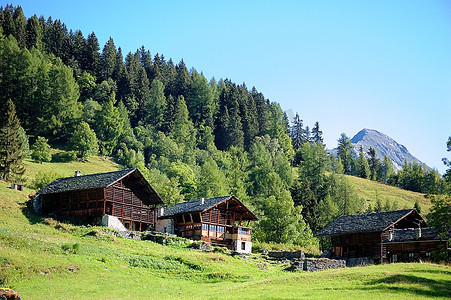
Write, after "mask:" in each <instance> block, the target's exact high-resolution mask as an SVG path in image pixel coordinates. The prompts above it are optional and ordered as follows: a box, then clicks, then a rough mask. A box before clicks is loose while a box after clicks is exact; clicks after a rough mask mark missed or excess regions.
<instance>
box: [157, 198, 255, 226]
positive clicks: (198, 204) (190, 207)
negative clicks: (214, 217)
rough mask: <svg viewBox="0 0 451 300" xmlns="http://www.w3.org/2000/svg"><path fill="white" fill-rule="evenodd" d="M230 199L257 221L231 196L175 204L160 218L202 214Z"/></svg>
mask: <svg viewBox="0 0 451 300" xmlns="http://www.w3.org/2000/svg"><path fill="white" fill-rule="evenodd" d="M232 198H233V199H235V200H237V201H238V202H239V203H240V205H241V206H242V207H244V209H245V210H247V212H248V213H249V214H250V217H251V218H252V219H255V220H257V217H256V216H255V215H254V214H253V213H252V212H251V211H250V210H249V209H248V208H247V207H246V206H245V205H244V204H243V203H242V202H241V201H240V200H239V199H238V198H236V197H235V196H233V195H229V196H219V197H213V198H204V201H203V203H202V198H201V199H197V200H192V201H188V202H181V203H177V204H175V205H173V206H171V207H169V208H166V209H165V210H164V215H163V216H162V218H166V217H172V216H175V215H179V214H185V213H192V212H202V211H205V210H207V209H210V208H212V207H214V206H216V205H218V204H220V203H222V202H224V201H226V200H229V199H232Z"/></svg>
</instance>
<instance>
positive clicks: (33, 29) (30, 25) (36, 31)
mask: <svg viewBox="0 0 451 300" xmlns="http://www.w3.org/2000/svg"><path fill="white" fill-rule="evenodd" d="M26 34H27V48H28V49H31V48H32V47H35V48H36V49H38V50H42V47H43V46H42V36H43V32H42V27H41V23H40V21H39V19H38V17H37V16H36V15H34V16H32V17H31V18H29V19H28V21H27V27H26Z"/></svg>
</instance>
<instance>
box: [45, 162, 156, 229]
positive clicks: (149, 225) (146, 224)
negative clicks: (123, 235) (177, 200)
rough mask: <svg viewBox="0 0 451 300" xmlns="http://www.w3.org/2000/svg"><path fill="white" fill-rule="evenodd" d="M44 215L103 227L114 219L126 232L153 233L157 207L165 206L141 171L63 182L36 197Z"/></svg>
mask: <svg viewBox="0 0 451 300" xmlns="http://www.w3.org/2000/svg"><path fill="white" fill-rule="evenodd" d="M37 196H38V197H37V199H38V200H39V201H38V202H39V203H40V205H39V206H40V210H41V212H42V213H43V214H44V215H48V214H52V215H55V216H57V217H60V218H72V219H80V220H84V221H88V222H90V223H100V220H101V219H102V217H104V216H105V215H106V216H113V217H116V218H117V219H119V221H120V222H122V224H123V226H124V227H125V229H128V230H136V231H144V230H149V229H153V228H154V226H155V222H156V207H157V205H159V204H164V203H163V201H162V200H161V198H160V196H159V195H158V194H157V192H155V190H154V189H153V188H152V186H151V185H150V184H149V182H148V181H147V180H146V179H145V178H144V176H143V175H142V174H141V172H140V171H139V170H138V169H124V170H120V171H115V172H107V173H98V174H91V175H84V176H81V175H80V174H79V172H76V174H75V176H74V177H67V178H60V179H57V180H55V181H53V182H52V183H50V184H49V185H48V186H46V187H45V188H43V189H42V190H40V191H39V192H38V194H37Z"/></svg>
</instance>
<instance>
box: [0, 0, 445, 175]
mask: <svg viewBox="0 0 451 300" xmlns="http://www.w3.org/2000/svg"><path fill="white" fill-rule="evenodd" d="M0 3H1V4H2V5H3V6H4V5H6V4H7V3H12V4H13V5H21V6H22V8H23V10H24V13H25V16H26V17H29V16H31V15H32V14H37V15H38V16H40V15H43V16H45V17H46V18H47V17H48V16H52V17H53V19H61V20H62V21H63V22H64V23H66V25H67V27H68V28H70V29H74V30H75V29H80V30H81V31H82V32H83V34H84V35H85V37H86V36H87V35H88V34H89V33H90V32H92V31H94V32H95V33H96V35H97V37H98V38H99V42H100V47H101V48H103V45H104V44H105V42H106V41H107V39H108V38H109V37H110V36H111V37H113V39H114V41H115V44H116V46H120V47H121V48H122V50H123V53H124V54H126V53H128V52H129V51H133V52H134V51H135V50H136V49H137V48H138V47H140V46H141V45H144V46H145V47H146V48H147V49H149V50H150V51H151V53H152V55H154V54H155V53H157V52H158V53H160V54H164V55H165V57H166V58H172V59H173V60H174V61H175V62H178V61H180V59H182V58H183V59H184V61H185V63H186V65H187V66H188V67H189V68H190V67H195V68H196V69H197V70H198V71H202V72H203V73H204V74H205V76H206V77H207V78H208V79H210V78H211V77H213V76H214V77H215V78H216V79H219V78H229V79H231V80H232V81H234V82H236V83H242V82H245V83H246V85H247V86H248V87H249V88H251V87H252V86H256V87H257V89H258V90H259V91H261V92H262V93H263V94H264V95H265V96H266V97H267V98H269V99H270V100H271V101H277V102H279V103H280V104H281V106H282V108H283V109H284V110H289V109H291V110H292V111H294V112H298V113H299V114H300V116H301V118H302V119H304V122H305V124H306V125H309V126H310V127H311V126H312V125H313V123H314V122H315V121H319V123H320V127H321V129H322V130H323V132H324V138H325V142H326V144H327V147H328V148H334V147H336V144H337V139H338V138H339V136H340V134H341V133H342V132H344V133H346V134H347V135H348V136H349V137H352V136H353V135H354V134H356V133H357V132H358V131H359V130H361V129H363V128H370V129H376V130H379V131H381V132H383V133H385V134H387V135H389V136H390V137H392V138H394V139H395V140H396V141H397V142H399V143H401V144H403V145H404V146H406V147H407V149H408V150H409V151H410V152H411V153H412V154H413V155H414V156H416V157H417V158H419V159H420V160H422V161H423V162H425V163H427V164H428V165H429V166H431V167H435V168H437V169H438V170H439V171H440V172H443V171H444V170H445V168H444V166H443V164H442V162H441V158H442V157H445V156H447V157H448V158H451V153H447V152H446V141H447V139H448V136H450V135H451V2H450V1H447V0H443V1H438V0H437V1H434V0H429V1H424V0H422V1H416V0H397V1H393V0H391V1H309V2H304V1H283V0H281V1H232V0H229V1H169V0H168V1H113V0H110V1H94V0H90V1H85V0H78V1H72V2H69V1H61V0H55V1H50V0H40V1H35V0H34V1H33V0H27V1H20V0H14V1H4V0H0Z"/></svg>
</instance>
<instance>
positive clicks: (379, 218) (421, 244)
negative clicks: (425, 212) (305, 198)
mask: <svg viewBox="0 0 451 300" xmlns="http://www.w3.org/2000/svg"><path fill="white" fill-rule="evenodd" d="M315 236H317V237H319V236H330V238H331V244H332V247H331V253H332V256H339V257H344V258H356V257H371V258H373V259H374V260H375V261H376V262H386V261H388V262H396V261H413V260H418V259H430V258H431V255H432V251H433V250H436V249H437V246H438V245H439V244H440V243H446V242H442V241H440V239H439V237H438V234H437V233H436V232H435V231H433V230H432V229H431V228H427V224H426V221H425V220H424V219H423V218H422V217H421V216H420V214H419V213H418V212H417V211H416V210H415V209H403V210H396V211H387V212H378V213H370V214H362V215H350V216H342V217H339V218H338V219H337V220H335V221H333V222H332V223H330V224H329V225H327V226H326V227H324V228H323V229H322V230H320V231H319V232H318V233H316V234H315ZM446 246H448V245H446Z"/></svg>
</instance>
